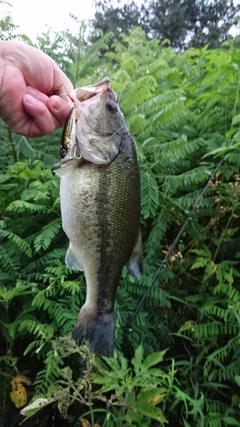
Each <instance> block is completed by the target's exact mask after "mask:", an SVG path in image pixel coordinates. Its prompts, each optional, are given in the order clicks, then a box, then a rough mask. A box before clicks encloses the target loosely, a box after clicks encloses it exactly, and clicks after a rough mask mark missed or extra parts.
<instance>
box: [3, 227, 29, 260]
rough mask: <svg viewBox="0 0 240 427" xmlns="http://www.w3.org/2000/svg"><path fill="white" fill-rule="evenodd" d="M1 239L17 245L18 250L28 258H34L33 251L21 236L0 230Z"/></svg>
mask: <svg viewBox="0 0 240 427" xmlns="http://www.w3.org/2000/svg"><path fill="white" fill-rule="evenodd" d="M0 237H2V238H7V239H9V240H10V241H11V242H13V243H15V245H16V246H17V248H18V249H19V250H20V251H21V252H23V253H24V254H25V255H27V256H28V257H31V256H32V249H31V247H30V245H29V244H28V243H27V242H26V240H24V239H22V238H21V237H20V236H17V235H16V234H15V233H13V232H11V231H7V230H1V229H0Z"/></svg>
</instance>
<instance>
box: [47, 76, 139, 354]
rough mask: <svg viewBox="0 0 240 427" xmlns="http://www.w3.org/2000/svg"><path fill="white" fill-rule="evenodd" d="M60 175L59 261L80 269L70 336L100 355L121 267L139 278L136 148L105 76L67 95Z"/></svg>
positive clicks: (107, 347)
mask: <svg viewBox="0 0 240 427" xmlns="http://www.w3.org/2000/svg"><path fill="white" fill-rule="evenodd" d="M70 97H71V99H74V100H75V102H76V104H75V106H74V107H73V109H72V111H71V113H70V116H69V118H68V120H67V123H66V125H65V128H64V131H63V137H62V144H61V150H60V152H61V157H62V161H61V163H60V166H61V167H60V169H57V170H56V171H55V172H56V174H57V175H58V176H60V177H61V183H60V198H61V214H62V225H63V229H64V231H65V233H66V235H67V236H68V238H69V241H70V242H69V248H68V250H67V253H66V257H65V262H66V265H67V267H69V268H71V269H73V270H80V271H81V270H83V271H84V273H85V278H86V283H87V295H86V301H85V304H84V305H83V307H82V308H81V310H80V313H79V316H78V322H77V324H76V326H75V328H74V330H73V334H72V337H73V339H74V340H75V341H77V342H78V341H81V339H82V338H83V337H84V338H85V339H86V340H88V341H89V348H90V349H91V350H92V351H93V352H94V353H95V354H97V355H99V356H102V355H103V356H107V357H110V356H112V354H113V349H114V335H115V314H114V300H115V295H116V291H117V287H118V284H119V280H120V276H121V271H122V268H123V266H124V265H126V266H127V268H128V271H129V273H130V274H132V275H133V276H134V277H136V278H138V279H139V278H140V276H141V268H142V267H141V263H142V255H141V238H140V184H139V170H138V163H137V156H136V152H135V147H134V143H133V140H132V138H131V135H130V133H129V130H128V129H127V126H126V123H125V120H124V117H123V115H122V113H121V111H120V109H119V106H118V102H117V97H116V94H115V93H114V91H113V90H112V88H111V85H110V81H109V79H108V78H106V79H104V80H103V81H102V82H100V83H97V84H95V85H92V86H86V87H83V88H78V89H75V90H74V91H72V92H71V93H70Z"/></svg>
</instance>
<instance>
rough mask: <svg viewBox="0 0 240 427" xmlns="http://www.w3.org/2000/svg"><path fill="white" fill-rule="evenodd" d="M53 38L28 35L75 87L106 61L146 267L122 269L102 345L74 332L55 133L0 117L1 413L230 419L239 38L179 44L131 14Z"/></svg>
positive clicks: (102, 72)
mask: <svg viewBox="0 0 240 427" xmlns="http://www.w3.org/2000/svg"><path fill="white" fill-rule="evenodd" d="M5 24H6V22H5ZM2 28H3V26H2ZM2 31H3V30H2ZM8 36H9V33H8V30H7V29H6V28H5V29H4V37H5V38H8ZM52 36H54V34H53V35H52ZM52 36H51V38H49V34H45V35H42V36H41V37H40V38H39V39H38V43H37V46H39V47H40V48H41V49H43V50H45V51H47V53H48V54H50V55H51V56H53V57H54V59H55V60H56V61H57V62H58V63H59V64H60V65H61V67H62V68H63V69H64V71H65V72H66V73H67V74H68V75H69V77H70V78H71V80H72V81H73V83H74V85H83V84H91V83H95V82H97V81H99V80H101V79H102V78H103V77H105V76H106V75H108V76H109V77H110V79H111V82H112V86H113V88H114V90H115V91H116V92H117V94H118V99H119V104H120V106H121V109H122V111H123V113H124V115H125V118H126V121H127V124H128V126H129V129H130V131H131V133H132V135H133V138H134V141H135V144H136V148H137V153H138V158H139V166H140V171H141V208H142V216H141V224H142V235H143V249H144V274H143V277H142V279H141V280H140V282H136V281H134V280H133V279H132V278H130V277H129V275H128V274H127V271H126V270H124V271H123V274H122V279H121V284H120V287H119V290H118V294H117V301H116V311H117V332H116V352H115V355H114V357H113V358H111V359H103V360H102V359H99V358H96V357H94V356H93V355H92V354H90V352H89V351H88V349H87V347H86V346H84V345H83V346H80V347H78V346H76V345H75V344H74V342H73V341H72V340H71V339H70V333H71V330H72V328H73V326H74V325H75V322H76V318H77V314H78V311H79V308H80V306H81V304H82V303H83V301H84V297H85V280H84V276H83V274H82V273H76V272H74V271H70V270H68V269H67V268H66V266H65V265H64V255H65V251H66V248H67V244H68V242H67V239H66V236H65V235H64V233H63V231H62V229H61V219H60V207H59V181H58V178H57V177H56V176H55V175H54V174H53V166H54V164H55V163H56V162H57V161H58V159H59V154H58V149H59V148H58V147H59V140H60V137H61V131H57V132H56V133H55V134H53V135H49V136H47V137H44V138H41V139H34V140H30V139H27V138H25V137H22V136H18V135H15V134H13V133H12V132H11V131H10V130H9V129H8V128H7V127H6V125H5V124H4V123H3V122H1V123H0V133H1V145H0V161H1V173H0V240H1V246H0V325H1V336H0V381H1V387H0V402H1V403H0V405H1V406H0V424H1V425H3V426H8V427H9V426H17V425H19V423H20V421H22V419H23V418H24V417H25V419H26V421H25V424H23V425H26V426H27V427H28V426H39V427H40V426H73V425H74V426H89V427H90V425H91V426H93V425H95V426H97V425H98V426H101V427H103V426H104V427H115V426H117V427H119V426H125V427H128V426H129V427H130V426H136V427H137V426H139V427H140V426H141V427H147V426H152V427H154V426H167V425H168V426H170V427H178V426H179V427H180V426H184V427H202V426H204V427H228V426H238V427H240V421H239V420H240V345H239V344H240V279H239V277H240V268H239V266H240V246H239V243H240V231H239V221H240V218H239V216H240V202H239V200H240V175H239V166H240V156H239V147H240V135H239V132H238V128H239V123H240V111H239V108H240V99H239V85H240V65H239V64H240V50H239V49H238V48H237V47H235V45H234V41H233V40H230V41H229V42H226V43H225V44H223V45H222V46H221V47H220V48H218V49H215V50H211V49H209V48H208V47H207V46H205V47H203V48H191V49H188V50H186V51H184V52H182V53H176V52H174V50H173V49H172V48H171V47H166V46H165V47H163V46H161V43H159V40H157V39H155V38H153V39H151V40H148V39H147V38H146V35H145V33H144V31H143V30H141V29H140V28H135V29H132V30H131V31H130V32H129V34H121V37H120V40H119V41H116V40H114V39H113V35H112V34H111V33H108V34H101V37H100V38H99V40H98V41H97V42H96V43H93V44H89V43H87V42H86V41H87V36H86V33H85V29H84V25H82V26H80V34H79V38H77V37H73V36H72V35H71V34H69V33H64V34H55V36H54V37H53V38H52ZM25 40H26V39H25ZM49 40H51V43H50V44H49ZM28 42H29V40H28ZM110 45H111V50H109V46H110ZM103 51H104V52H105V53H104V55H103V54H99V52H103ZM63 52H64V54H63ZM221 158H222V159H223V162H222V164H221V167H220V168H219V170H218V172H217V174H216V176H215V178H214V180H213V182H212V183H211V185H209V188H208V190H207V192H206V194H205V195H204V197H203V199H202V201H201V203H200V204H199V206H198V208H197V209H196V210H195V212H194V214H193V216H192V218H191V221H190V222H189V224H188V226H187V228H186V229H185V231H184V233H183V234H182V236H181V239H180V241H179V242H178V244H177V247H176V248H175V249H174V251H173V252H172V253H171V256H170V258H169V259H168V262H167V264H166V267H165V268H164V269H162V271H161V273H160V274H159V276H158V277H157V280H156V281H155V282H154V284H153V285H152V279H153V276H154V274H155V273H156V271H157V269H158V267H159V265H160V264H161V262H162V260H163V258H164V256H165V254H166V252H167V251H168V250H169V248H170V247H171V245H172V242H173V240H174V238H175V236H176V235H177V233H178V231H179V229H180V228H181V226H182V224H183V223H184V221H185V219H186V218H187V216H188V213H189V212H190V211H191V209H192V208H193V206H194V204H195V201H196V199H197V198H198V196H199V195H200V193H201V191H202V189H203V187H204V186H205V185H206V182H207V180H208V179H209V177H210V176H211V173H212V172H213V170H214V168H215V167H216V165H217V163H218V162H219V160H220V159H221ZM149 286H151V289H150V292H149V294H148V297H147V299H146V301H145V303H144V305H143V306H142V307H141V309H140V311H139V312H138V313H137V316H136V318H135V320H134V321H133V323H132V324H131V328H128V329H126V325H127V324H128V321H129V319H130V318H131V316H132V315H133V313H134V311H135V309H136V307H137V305H138V303H139V301H140V299H141V297H142V296H143V295H144V293H145V291H146V290H147V289H148V288H149ZM30 382H31V384H30ZM20 410H22V414H23V415H21V414H20Z"/></svg>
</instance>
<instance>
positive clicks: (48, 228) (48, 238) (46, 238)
mask: <svg viewBox="0 0 240 427" xmlns="http://www.w3.org/2000/svg"><path fill="white" fill-rule="evenodd" d="M60 229H61V220H60V219H59V218H57V219H55V220H53V221H51V222H50V223H49V224H47V225H45V226H44V227H43V228H42V231H41V233H40V234H39V235H38V236H37V237H36V239H35V241H34V248H35V250H36V251H37V252H38V251H40V250H41V249H47V248H48V247H49V246H50V244H51V242H52V240H53V239H54V237H55V236H56V235H57V233H58V232H59V230H60Z"/></svg>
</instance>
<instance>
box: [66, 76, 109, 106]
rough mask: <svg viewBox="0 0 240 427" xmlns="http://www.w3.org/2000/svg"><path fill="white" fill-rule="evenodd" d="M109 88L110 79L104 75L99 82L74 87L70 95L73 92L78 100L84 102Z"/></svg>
mask: <svg viewBox="0 0 240 427" xmlns="http://www.w3.org/2000/svg"><path fill="white" fill-rule="evenodd" d="M109 89H111V84H110V80H109V78H108V77H105V78H104V79H103V80H102V81H101V82H99V83H96V84H94V85H90V86H83V87H80V88H77V89H75V90H74V91H73V92H70V95H72V94H74V95H75V96H76V97H77V100H78V101H80V102H84V101H87V100H88V99H90V98H93V97H94V96H96V95H98V94H101V93H103V92H106V91H107V90H109Z"/></svg>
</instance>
